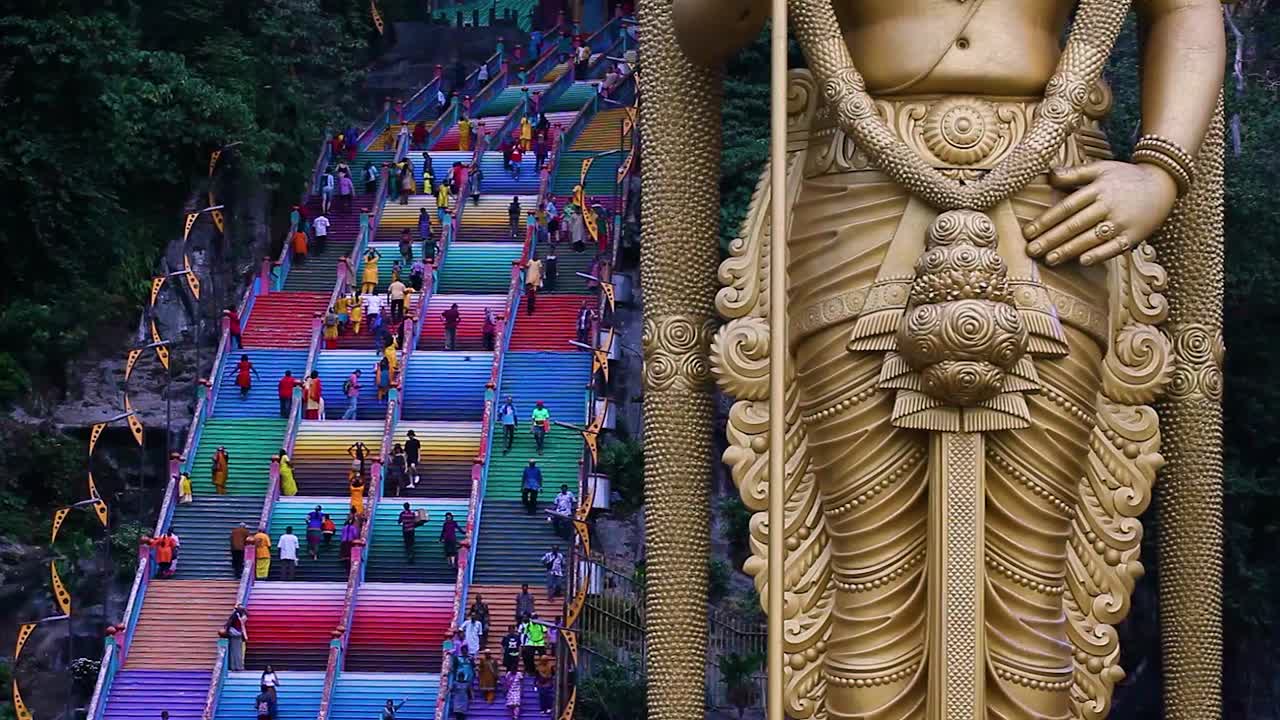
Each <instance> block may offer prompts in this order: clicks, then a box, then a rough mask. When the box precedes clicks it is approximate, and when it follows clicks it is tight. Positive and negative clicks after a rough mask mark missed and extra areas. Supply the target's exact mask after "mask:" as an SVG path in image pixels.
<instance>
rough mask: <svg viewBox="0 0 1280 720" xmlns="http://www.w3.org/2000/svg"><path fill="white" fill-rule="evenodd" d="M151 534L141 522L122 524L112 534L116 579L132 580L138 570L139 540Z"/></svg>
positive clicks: (112, 555)
mask: <svg viewBox="0 0 1280 720" xmlns="http://www.w3.org/2000/svg"><path fill="white" fill-rule="evenodd" d="M149 534H151V528H148V527H147V526H146V525H143V524H142V523H140V522H129V523H122V524H120V525H119V526H117V527H116V528H115V529H114V530H112V532H111V565H112V567H113V568H115V572H116V578H118V579H127V578H132V577H133V574H134V573H135V572H136V571H137V570H138V538H140V537H142V536H143V535H149Z"/></svg>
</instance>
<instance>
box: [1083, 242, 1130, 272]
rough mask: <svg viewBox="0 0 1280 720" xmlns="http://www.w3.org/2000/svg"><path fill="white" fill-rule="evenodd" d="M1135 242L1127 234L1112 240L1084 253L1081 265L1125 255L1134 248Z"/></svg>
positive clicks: (1094, 263) (1093, 263)
mask: <svg viewBox="0 0 1280 720" xmlns="http://www.w3.org/2000/svg"><path fill="white" fill-rule="evenodd" d="M1133 245H1134V243H1133V242H1132V241H1131V240H1130V239H1129V238H1128V236H1126V235H1121V236H1120V237H1118V238H1116V239H1115V240H1112V241H1110V242H1108V243H1106V244H1104V245H1102V246H1100V247H1096V248H1094V249H1092V250H1090V251H1089V252H1087V253H1085V254H1084V255H1081V256H1080V264H1081V265H1096V264H1098V263H1100V262H1106V261H1107V260H1110V259H1111V258H1113V257H1117V256H1119V255H1123V254H1124V253H1126V252H1129V251H1130V250H1132V249H1133Z"/></svg>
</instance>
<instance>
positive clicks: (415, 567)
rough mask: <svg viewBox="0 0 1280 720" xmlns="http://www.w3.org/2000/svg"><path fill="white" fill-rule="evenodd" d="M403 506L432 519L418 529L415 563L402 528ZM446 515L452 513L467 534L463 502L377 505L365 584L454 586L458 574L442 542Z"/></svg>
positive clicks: (395, 501) (427, 500) (395, 500)
mask: <svg viewBox="0 0 1280 720" xmlns="http://www.w3.org/2000/svg"><path fill="white" fill-rule="evenodd" d="M404 502H408V503H409V506H410V508H411V509H412V510H414V511H415V512H416V511H417V510H419V509H425V510H426V511H427V513H428V518H429V519H428V521H427V524H426V525H423V526H422V527H419V528H417V530H416V531H415V533H414V545H413V559H412V561H410V558H409V556H408V552H407V551H406V548H405V545H404V540H403V538H402V533H401V530H400V524H399V516H400V512H401V511H402V510H403V505H402V503H404ZM445 513H453V519H454V520H455V521H457V523H458V525H459V526H460V527H461V528H463V529H464V530H465V528H466V526H467V501H466V499H463V498H457V499H439V498H414V499H406V500H400V499H398V498H389V499H385V500H383V501H382V502H380V503H378V507H377V510H376V511H375V512H374V516H373V528H372V533H373V537H372V540H371V542H370V546H369V550H368V563H367V565H366V567H365V575H364V576H365V580H366V581H367V582H390V583H450V584H451V583H453V581H454V577H455V576H456V574H457V571H456V570H455V569H454V568H452V567H450V566H449V563H448V562H447V561H446V560H445V556H444V546H443V545H442V544H441V542H440V528H441V527H442V526H443V525H444V519H445Z"/></svg>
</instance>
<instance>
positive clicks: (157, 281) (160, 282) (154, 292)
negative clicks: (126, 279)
mask: <svg viewBox="0 0 1280 720" xmlns="http://www.w3.org/2000/svg"><path fill="white" fill-rule="evenodd" d="M164 280H165V277H164V276H163V275H160V276H158V277H153V278H151V307H155V305H156V298H157V297H159V295H160V288H162V287H164Z"/></svg>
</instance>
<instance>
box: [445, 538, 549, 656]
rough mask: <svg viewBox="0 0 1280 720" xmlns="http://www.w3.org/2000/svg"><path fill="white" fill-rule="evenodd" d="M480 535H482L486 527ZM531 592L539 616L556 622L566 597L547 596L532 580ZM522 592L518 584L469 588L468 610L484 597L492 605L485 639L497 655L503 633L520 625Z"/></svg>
mask: <svg viewBox="0 0 1280 720" xmlns="http://www.w3.org/2000/svg"><path fill="white" fill-rule="evenodd" d="M481 524H483V519H482V522H481ZM481 534H482V535H483V530H482V531H481ZM562 549H563V548H562ZM543 552H546V551H545V550H544V551H543ZM567 555H568V553H566V556H567ZM529 593H530V594H532V595H533V606H534V608H535V612H537V613H538V617H539V618H541V619H543V620H547V621H551V622H554V621H555V619H556V618H558V617H560V616H561V615H562V613H564V598H562V597H557V598H552V599H548V598H547V593H546V588H545V584H544V583H542V582H540V581H535V582H530V583H529ZM519 594H520V586H519V585H480V584H477V583H474V582H473V583H472V584H471V585H470V586H469V587H468V588H467V609H468V610H467V611H468V612H470V608H471V607H472V606H473V605H475V603H476V601H477V600H480V599H482V598H483V599H484V604H485V605H488V606H489V625H490V630H489V634H488V637H486V638H485V640H486V647H489V648H492V649H493V651H494V653H495V654H496V653H498V652H499V649H500V647H501V645H500V643H501V642H502V636H503V635H506V634H507V630H508V629H514V628H515V627H516V626H517V625H519V623H518V622H517V621H516V596H518V595H519Z"/></svg>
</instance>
